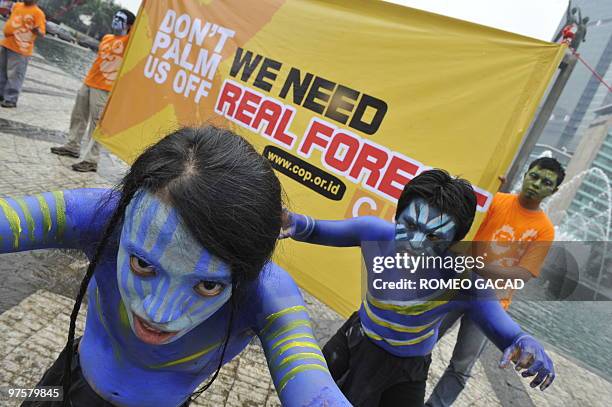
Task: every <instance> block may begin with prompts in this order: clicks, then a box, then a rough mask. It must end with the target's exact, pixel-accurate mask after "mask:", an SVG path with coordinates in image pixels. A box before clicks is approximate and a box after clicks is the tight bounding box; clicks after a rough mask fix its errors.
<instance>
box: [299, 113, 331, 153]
mask: <svg viewBox="0 0 612 407" xmlns="http://www.w3.org/2000/svg"><path fill="white" fill-rule="evenodd" d="M333 133H334V129H333V128H332V127H329V126H327V125H326V124H325V123H321V122H320V121H317V120H314V121H313V122H312V124H311V125H310V128H309V129H308V132H307V133H306V136H304V139H303V140H302V145H301V146H300V148H299V152H300V153H301V154H302V155H304V156H306V157H309V156H310V154H311V152H312V149H313V147H314V146H315V145H317V146H320V147H323V148H325V147H326V146H327V143H328V142H329V138H330V137H331V136H332V134H333ZM319 134H322V135H324V136H326V137H327V139H324V138H322V137H319Z"/></svg>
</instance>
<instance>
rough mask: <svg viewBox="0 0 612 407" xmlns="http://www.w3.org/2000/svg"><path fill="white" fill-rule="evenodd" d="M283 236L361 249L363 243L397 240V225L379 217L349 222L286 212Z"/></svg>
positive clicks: (364, 217) (365, 217) (358, 218)
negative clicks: (394, 237)
mask: <svg viewBox="0 0 612 407" xmlns="http://www.w3.org/2000/svg"><path fill="white" fill-rule="evenodd" d="M285 216H286V223H287V227H285V228H284V229H283V230H282V231H281V236H280V237H291V238H293V239H294V240H299V241H301V242H307V243H314V244H320V245H325V246H340V247H347V246H359V245H360V244H361V242H363V241H378V240H393V236H394V233H395V232H394V228H393V224H391V223H390V222H387V221H385V220H383V219H380V218H377V217H375V216H359V217H356V218H351V219H345V220H318V219H317V220H315V219H313V218H311V217H310V216H306V215H301V214H297V213H293V212H286V214H285Z"/></svg>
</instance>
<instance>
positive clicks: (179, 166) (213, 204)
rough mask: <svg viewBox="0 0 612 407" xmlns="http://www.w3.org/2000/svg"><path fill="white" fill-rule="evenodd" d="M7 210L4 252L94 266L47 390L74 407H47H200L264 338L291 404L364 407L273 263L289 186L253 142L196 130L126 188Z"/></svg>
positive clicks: (172, 143)
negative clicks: (65, 256)
mask: <svg viewBox="0 0 612 407" xmlns="http://www.w3.org/2000/svg"><path fill="white" fill-rule="evenodd" d="M0 206H1V209H2V211H3V214H4V216H3V217H2V220H1V221H0V236H1V237H2V249H3V251H4V252H13V251H22V250H34V249H41V248H51V247H57V248H75V249H81V250H83V251H84V252H85V253H86V254H87V256H88V257H89V259H90V265H89V267H88V269H87V273H86V275H85V278H84V279H83V282H82V284H81V288H80V291H79V293H78V296H77V299H76V303H75V306H74V309H73V312H72V315H71V321H70V330H69V335H68V340H67V344H66V347H65V348H64V350H63V352H62V353H61V354H60V356H59V358H58V359H57V361H56V362H55V363H54V364H53V366H51V368H50V369H49V370H48V371H47V372H46V373H45V375H44V376H43V378H42V380H41V381H40V383H39V385H40V386H58V385H63V387H64V401H63V403H60V402H57V403H49V402H47V403H45V404H44V405H45V406H56V405H57V406H59V405H63V406H74V407H80V406H87V407H97V406H126V407H156V406H159V407H162V406H163V407H170V406H186V405H188V404H189V402H190V401H191V400H192V399H193V398H194V397H197V396H198V395H199V394H201V393H202V392H203V391H204V390H206V388H207V387H208V386H209V385H210V383H212V381H213V380H214V379H215V378H216V376H217V374H218V371H219V369H220V368H221V366H222V365H223V364H224V363H226V362H227V361H229V360H231V359H232V358H234V357H235V356H236V355H237V354H238V353H239V352H240V351H242V350H243V349H244V348H245V347H246V345H247V344H248V343H249V342H250V341H251V340H252V338H253V336H254V335H257V336H258V337H259V338H260V340H261V343H262V345H263V347H264V351H265V354H266V358H267V361H268V365H269V368H270V372H271V375H272V378H273V380H274V383H275V386H276V389H277V392H278V394H279V397H280V399H281V401H282V403H283V405H287V406H298V405H299V406H304V405H307V406H308V405H312V406H319V405H328V406H348V405H350V404H349V403H348V401H347V400H346V398H345V397H344V396H343V395H342V393H341V392H340V391H339V389H338V388H337V387H336V385H335V383H334V381H333V379H332V377H331V375H330V373H329V371H328V369H327V365H326V363H325V359H324V357H323V355H322V353H321V350H320V349H319V346H318V345H317V342H316V340H315V338H314V336H313V332H312V329H311V326H310V320H309V317H308V314H307V312H306V309H305V307H304V304H303V300H302V297H301V295H300V293H299V291H298V289H297V287H296V285H295V283H294V282H293V280H292V279H291V278H290V277H289V276H288V275H287V273H286V272H285V271H283V270H282V269H280V268H279V267H278V266H276V265H274V264H273V263H271V262H270V256H271V254H272V252H273V250H274V247H275V245H276V240H277V237H278V232H279V230H280V226H281V213H282V205H281V188H280V184H279V181H278V179H277V178H276V176H275V174H274V172H273V170H272V169H271V168H270V166H269V164H268V162H267V161H266V160H265V159H264V158H263V157H262V156H260V155H259V154H258V153H257V152H256V151H255V150H254V149H253V147H252V146H251V145H249V144H248V143H247V142H246V141H245V140H243V139H242V138H240V137H239V136H237V135H235V134H233V133H231V132H230V131H227V130H221V129H217V128H214V127H206V128H202V129H189V128H187V129H182V130H179V131H177V132H175V133H173V134H171V135H169V136H167V137H166V138H164V139H162V140H161V141H160V142H158V143H157V144H155V145H154V146H152V147H150V148H149V149H147V150H146V151H145V152H144V153H143V154H142V155H141V156H140V157H139V158H137V159H136V161H135V162H134V164H133V165H132V167H131V169H130V171H129V173H128V174H127V175H126V176H125V178H124V180H123V181H122V184H121V185H120V187H119V188H118V189H117V190H114V191H109V190H95V189H89V190H73V191H62V192H54V193H47V194H41V195H36V196H30V197H25V198H21V199H0ZM85 295H87V296H88V312H87V322H86V325H85V332H84V335H83V337H82V338H81V339H80V340H75V338H74V336H75V335H74V331H75V321H76V317H77V315H78V312H79V308H80V305H81V302H82V300H83V297H84V296H85ZM211 375H212V379H211V380H210V381H209V384H207V385H205V386H204V387H202V388H200V389H199V390H196V389H197V388H198V386H200V385H201V384H202V383H203V382H204V381H205V379H206V378H207V377H209V376H211ZM32 405H36V403H31V402H26V403H24V404H23V406H32Z"/></svg>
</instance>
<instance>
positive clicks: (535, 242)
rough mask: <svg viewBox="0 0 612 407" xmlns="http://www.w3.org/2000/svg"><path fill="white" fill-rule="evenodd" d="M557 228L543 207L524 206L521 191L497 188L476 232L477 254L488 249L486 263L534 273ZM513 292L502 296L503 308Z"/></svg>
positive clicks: (538, 270)
mask: <svg viewBox="0 0 612 407" xmlns="http://www.w3.org/2000/svg"><path fill="white" fill-rule="evenodd" d="M554 238H555V229H554V227H553V224H552V222H551V221H550V219H548V216H546V214H545V213H544V212H543V211H531V210H529V209H525V208H523V207H522V206H521V204H520V203H519V199H518V195H514V194H504V193H501V192H498V193H497V194H495V197H494V198H493V202H492V203H491V207H490V208H489V211H488V212H487V215H486V217H485V219H484V221H483V222H482V224H481V225H480V229H478V232H477V233H476V236H474V241H475V242H482V243H477V244H476V245H475V247H476V252H477V253H476V254H477V255H483V254H484V253H486V257H485V263H486V264H493V265H496V266H502V267H512V266H519V267H522V268H524V269H527V270H528V271H529V272H530V273H531V274H532V275H533V276H534V277H537V276H538V275H539V274H540V268H541V267H542V264H543V263H544V260H545V259H546V255H547V254H548V249H549V248H550V245H551V242H552V241H553V240H554ZM511 299H512V292H511V291H508V292H507V294H506V295H504V296H503V298H502V299H501V304H502V306H503V307H504V309H507V308H508V307H509V306H510V302H511Z"/></svg>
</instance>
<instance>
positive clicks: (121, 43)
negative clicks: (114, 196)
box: [51, 10, 136, 172]
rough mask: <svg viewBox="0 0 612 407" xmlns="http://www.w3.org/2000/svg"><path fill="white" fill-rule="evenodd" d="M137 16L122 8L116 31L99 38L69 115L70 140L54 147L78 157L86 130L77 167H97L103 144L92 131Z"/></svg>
mask: <svg viewBox="0 0 612 407" xmlns="http://www.w3.org/2000/svg"><path fill="white" fill-rule="evenodd" d="M135 20H136V16H135V15H134V14H132V13H131V12H130V11H128V10H119V11H118V12H117V13H116V14H115V16H114V17H113V22H112V29H113V34H108V35H105V36H104V38H102V41H100V45H99V47H98V57H97V58H96V60H95V61H94V63H93V65H92V67H91V69H90V70H89V73H88V74H87V76H86V77H85V81H84V83H83V85H82V86H81V89H80V90H79V92H78V94H77V98H76V102H75V104H74V108H73V110H72V116H71V117H70V134H69V139H68V143H67V144H65V145H63V146H60V147H51V152H52V153H53V154H57V155H65V156H69V157H74V158H79V155H80V151H81V142H82V141H83V136H84V135H85V133H87V135H88V139H89V140H90V143H89V146H88V148H86V152H85V157H84V158H83V160H82V161H81V162H78V163H75V164H73V165H72V169H73V170H75V171H80V172H87V171H96V170H97V169H98V158H99V156H100V147H99V145H98V143H97V142H96V141H94V140H93V139H92V138H91V135H92V133H93V131H94V130H95V128H96V126H97V125H98V121H99V120H100V117H101V116H102V112H103V111H104V107H105V106H106V101H107V100H108V95H109V93H110V91H111V89H112V88H113V84H114V83H115V79H117V75H118V74H119V68H120V67H121V63H122V62H123V54H124V53H125V49H126V48H127V43H128V40H129V32H130V29H131V28H132V25H133V24H134V21H135ZM88 128H89V130H88Z"/></svg>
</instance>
